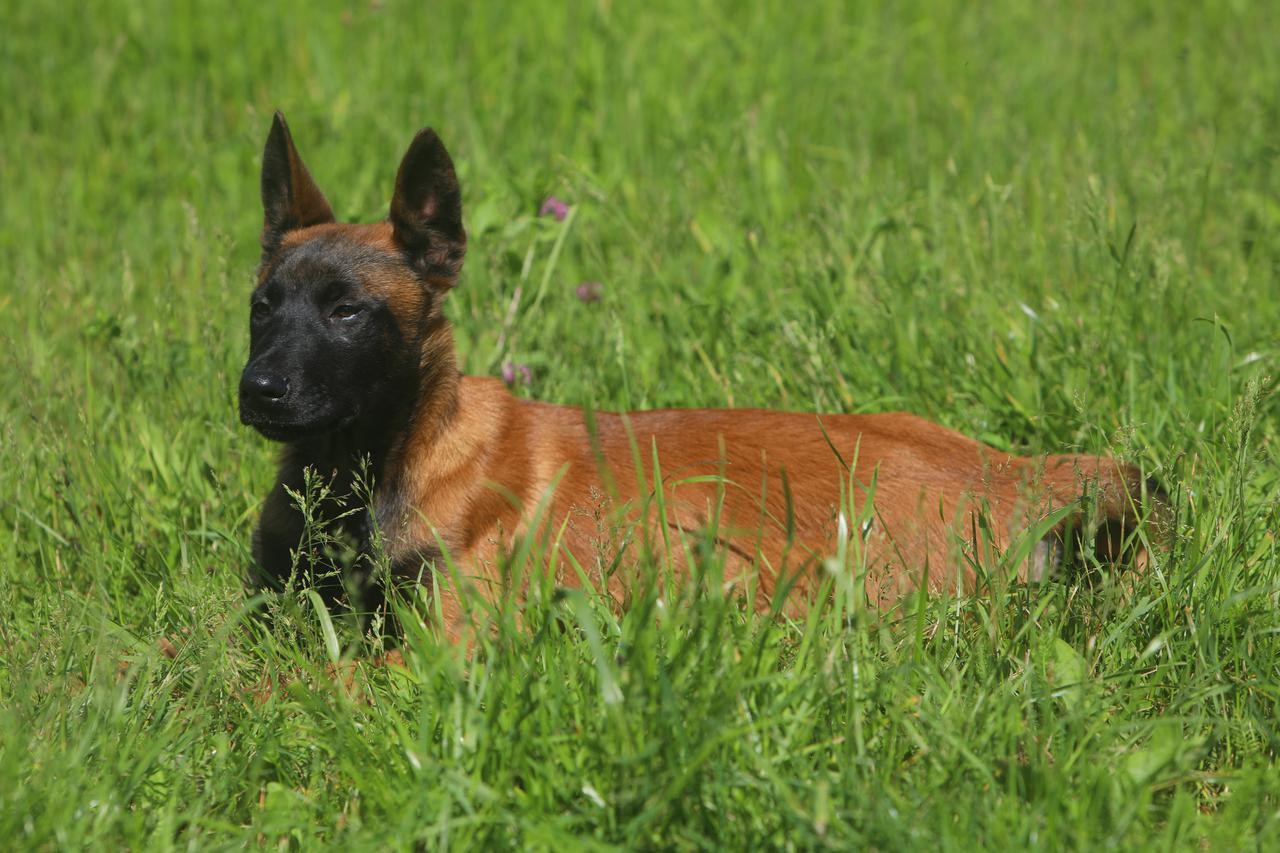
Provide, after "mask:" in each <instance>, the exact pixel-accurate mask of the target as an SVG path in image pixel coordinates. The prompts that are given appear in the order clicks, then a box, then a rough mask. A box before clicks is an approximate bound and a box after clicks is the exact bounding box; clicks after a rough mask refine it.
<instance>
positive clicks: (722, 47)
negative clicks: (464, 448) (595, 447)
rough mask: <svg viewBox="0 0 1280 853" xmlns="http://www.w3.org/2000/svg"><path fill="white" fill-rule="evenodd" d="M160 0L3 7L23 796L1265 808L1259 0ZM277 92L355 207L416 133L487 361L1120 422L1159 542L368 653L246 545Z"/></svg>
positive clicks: (673, 400) (784, 395) (1275, 264)
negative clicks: (895, 609)
mask: <svg viewBox="0 0 1280 853" xmlns="http://www.w3.org/2000/svg"><path fill="white" fill-rule="evenodd" d="M193 5H196V4H183V3H173V4H170V3H161V2H156V0H144V2H131V3H123V2H119V3H109V2H104V3H95V4H86V8H84V9H77V10H75V11H72V9H71V8H70V7H67V6H62V5H57V4H52V3H39V2H37V3H27V4H20V3H19V4H8V5H6V7H5V10H4V11H3V12H2V13H0V22H2V23H3V25H4V37H3V38H2V39H0V187H3V191H2V192H0V282H2V284H0V316H2V317H3V322H2V323H0V359H2V361H0V376H2V377H3V385H2V386H0V838H7V839H9V841H8V842H5V844H7V845H12V846H13V847H15V848H24V849H54V848H72V849H74V848H81V847H85V846H91V847H104V848H109V849H120V848H126V847H128V848H133V849H140V848H166V847H170V846H172V847H187V846H192V845H194V846H203V847H213V848H222V847H238V846H264V847H277V846H285V845H293V846H301V847H311V846H314V845H316V844H332V845H339V844H341V845H344V846H351V845H355V846H357V847H386V846H390V847H398V848H408V847H412V846H413V845H414V844H415V843H418V842H421V843H424V844H425V845H426V846H427V847H429V848H435V847H444V846H446V845H447V846H450V847H457V848H483V849H488V848H492V847H527V848H535V849H556V850H559V849H565V848H566V847H568V846H571V845H581V846H583V847H595V846H599V847H609V846H618V847H655V848H679V849H687V848H706V847H737V848H746V847H752V848H755V847H761V846H763V847H787V846H792V847H797V848H809V847H818V846H823V845H828V844H830V845H835V846H859V847H862V846H874V847H877V848H881V849H885V848H890V849H901V848H906V849H928V850H933V849H937V848H939V847H941V848H946V849H972V848H973V847H974V846H982V847H989V848H997V849H998V848H1014V847H1022V846H1040V847H1044V848H1046V849H1056V848H1061V847H1069V848H1078V849H1085V848H1088V849H1092V848H1100V847H1115V848H1139V847H1142V848H1146V847H1156V848H1196V847H1200V846H1208V847H1210V848H1215V849H1235V848H1238V847H1247V846H1249V845H1258V846H1264V847H1265V846H1267V845H1268V844H1270V845H1275V844H1277V843H1278V842H1280V772H1278V771H1277V768H1276V755H1277V750H1278V749H1280V707H1277V706H1278V704H1280V560H1278V557H1280V553H1278V547H1277V543H1276V530H1277V523H1278V521H1280V509H1278V508H1277V500H1276V497H1277V486H1278V481H1280V477H1278V475H1277V471H1278V470H1280V469H1278V468H1277V461H1280V460H1278V458H1277V457H1278V456H1280V451H1278V449H1277V440H1278V439H1280V428H1278V427H1277V423H1278V420H1277V415H1278V414H1280V406H1278V403H1277V401H1278V400H1280V396H1278V395H1277V394H1275V393H1274V389H1275V385H1276V379H1275V377H1276V376H1277V368H1278V367H1280V333H1278V331H1277V330H1280V276H1278V275H1277V273H1278V271H1280V51H1277V50H1276V45H1277V44H1280V20H1278V19H1277V13H1276V9H1275V8H1274V4H1268V3H1261V2H1260V3H1249V2H1233V3H1217V4H1204V6H1203V8H1198V9H1197V8H1193V6H1194V5H1195V4H1168V3H1157V2H1146V0H1141V1H1140V2H1134V3H1092V2H1079V3H1066V4H1023V3H1017V2H997V3H987V4H971V3H957V4H952V8H949V9H944V8H941V7H940V6H939V5H938V4H935V3H931V2H907V3H895V4H884V6H883V7H876V6H871V5H867V4H848V7H847V8H846V6H845V4H840V3H836V2H825V0H817V2H811V3H803V4H790V3H788V4H783V3H751V4H748V3H743V4H740V5H736V6H729V5H721V4H714V3H710V2H700V0H695V2H693V3H679V2H667V0H661V2H658V3H656V4H653V3H651V4H633V3H621V2H608V0H600V2H597V3H594V4H587V3H582V4H577V3H574V4H563V3H554V2H545V3H529V4H509V3H490V2H470V3H449V4H445V3H437V4H413V3H408V2H404V0H386V2H385V3H377V4H370V3H368V2H364V0H360V2H350V3H345V4H342V3H311V4H305V5H302V4H299V5H298V6H297V7H296V8H293V9H285V8H284V7H283V6H282V5H277V4H270V3H257V4H243V3H222V4H215V3H204V4H198V6H199V11H196V10H195V9H193V8H192V6H193ZM1032 5H1039V6H1041V7H1042V8H1039V9H1033V8H1032ZM216 6H221V7H223V8H215V7H216ZM567 7H572V8H567ZM277 107H278V108H281V109H283V110H285V112H286V113H287V115H288V117H289V121H290V123H291V126H292V128H293V131H294V135H295V138H296V139H297V142H298V145H299V147H300V149H301V151H302V153H303V156H304V157H306V158H307V160H308V162H309V164H310V165H311V167H312V170H313V172H314V173H315V174H316V177H317V179H318V180H319V182H320V183H321V185H322V186H323V187H324V188H325V190H326V192H327V193H328V195H329V198H330V200H331V201H332V202H333V204H334V207H335V210H336V211H337V213H338V215H339V216H340V217H342V218H347V219H357V220H365V221H368V220H372V219H376V218H380V217H382V216H383V215H384V211H385V209H386V205H387V203H388V200H389V196H390V189H391V183H392V178H393V176H394V170H395V167H396V165H397V163H398V160H399V157H400V155H401V154H402V152H403V150H404V148H405V146H407V144H408V141H409V139H410V138H411V135H412V133H413V132H414V131H415V130H416V129H417V128H418V127H420V126H423V125H427V124H430V125H433V126H434V127H436V128H437V130H439V132H440V133H441V135H442V136H443V138H444V139H445V141H446V143H447V144H448V145H449V147H450V149H451V151H452V152H453V154H454V157H455V159H456V161H457V163H458V167H459V170H460V175H461V179H462V182H463V189H464V204H465V209H466V214H467V223H468V228H469V232H470V238H471V239H470V255H469V257H468V260H467V263H466V267H465V269H464V273H463V280H462V283H461V284H460V285H459V287H458V288H457V289H456V291H455V292H454V294H453V295H452V296H451V297H450V304H449V308H448V311H449V314H450V316H451V317H452V319H453V321H454V323H455V324H456V327H457V332H458V340H459V346H460V351H461V360H462V363H463V364H464V366H465V368H466V369H467V370H468V371H469V372H474V373H482V374H486V373H487V374H493V375H496V374H497V373H498V371H499V369H500V366H501V365H502V364H503V363H504V362H507V361H512V362H517V363H524V364H528V365H530V366H531V369H532V374H533V379H532V382H531V383H530V384H529V385H526V386H523V387H521V388H520V389H519V393H521V394H525V395H528V396H531V397H537V398H539V399H544V400H551V401H556V402H563V403H571V404H578V405H592V406H595V407H597V408H644V407H650V406H679V405H691V406H692V405H698V406H722V405H734V406H747V405H751V406H766V407H773V408H790V409H803V410H828V411H849V412H873V411H885V410H895V409H906V410H910V411H913V412H917V413H920V414H922V415H925V416H928V417H930V418H932V419H934V420H936V421H938V422H941V423H943V424H946V425H948V426H951V427H954V428H956V429H959V430H961V431H963V432H965V433H967V434H969V435H972V436H975V437H980V438H982V439H984V440H986V441H988V442H991V443H992V444H995V445H997V446H999V447H1002V448H1007V449H1012V450H1016V451H1018V452H1026V453H1036V452H1062V451H1067V450H1070V449H1080V450H1082V451H1085V452H1109V453H1115V454H1118V455H1123V456H1125V457H1127V458H1130V459H1133V460H1135V461H1138V462H1140V463H1141V464H1142V465H1143V466H1144V467H1145V468H1147V469H1148V470H1149V471H1151V472H1153V473H1156V474H1157V475H1158V476H1159V477H1161V478H1162V479H1163V480H1164V481H1165V482H1166V483H1167V484H1169V485H1170V486H1171V490H1172V491H1173V492H1174V500H1175V504H1176V507H1177V511H1178V518H1177V523H1176V530H1175V535H1174V538H1173V542H1172V545H1171V547H1170V549H1169V551H1168V553H1167V554H1165V555H1163V556H1162V557H1160V558H1159V559H1158V560H1157V561H1156V564H1155V566H1154V568H1153V569H1152V571H1150V573H1149V574H1148V575H1146V576H1145V577H1143V578H1142V579H1141V580H1140V581H1138V582H1137V583H1136V584H1135V589H1133V590H1132V591H1131V592H1129V593H1128V594H1124V593H1123V592H1122V591H1121V590H1120V589H1118V588H1116V587H1103V588H1101V589H1095V590H1091V589H1083V588H1073V587H1070V586H1066V585H1062V584H1050V585H1048V586H1046V587H1044V588H1041V589H1027V588H1017V587H1015V588H1013V589H1010V590H1007V591H1005V592H1001V593H999V594H996V595H994V596H992V597H989V598H980V599H975V600H962V601H956V600H954V599H951V600H945V601H943V600H936V601H924V602H918V603H916V604H915V605H914V607H915V609H913V610H912V611H911V612H910V613H909V614H908V615H907V618H905V619H902V620H900V621H888V622H886V621H879V620H876V619H874V618H872V617H871V616H870V615H869V614H866V613H865V611H864V610H862V609H861V608H860V607H858V606H857V602H856V601H849V600H847V599H844V598H841V599H840V600H839V601H838V602H837V603H836V604H834V605H833V606H831V607H828V608H819V609H818V610H816V611H815V615H814V617H813V618H812V619H811V620H809V621H808V622H807V623H805V624H794V625H793V624H787V623H783V622H780V621H777V620H769V619H767V618H761V617H757V616H755V615H752V614H746V613H743V612H742V610H741V608H739V607H738V606H737V605H736V603H735V602H733V601H725V600H723V599H721V598H720V597H719V596H718V595H716V594H715V593H714V588H715V584H714V583H711V584H709V587H710V588H711V589H712V590H713V591H712V592H705V591H704V592H699V591H697V589H695V588H693V587H691V588H689V589H688V590H686V593H685V595H684V596H683V597H681V598H677V599H674V600H669V601H666V602H664V610H663V611H662V612H661V613H660V614H659V612H658V611H657V609H656V608H657V603H656V601H655V600H654V596H653V594H652V593H646V592H645V591H644V590H643V589H640V590H638V591H637V595H636V602H635V604H634V606H633V607H632V608H631V609H630V610H629V611H628V612H627V613H626V614H625V615H618V614H614V613H612V612H611V611H610V610H609V609H608V608H606V607H604V606H602V604H601V602H600V601H599V600H596V599H593V598H591V597H589V596H588V597H579V596H570V597H567V598H563V599H560V598H556V597H554V596H550V595H541V596H534V597H533V599H532V600H530V601H529V602H528V603H527V604H526V605H524V609H525V612H524V614H523V615H522V617H521V624H522V626H523V627H521V628H515V627H513V626H514V625H515V624H516V619H515V616H514V610H515V609H516V608H517V607H518V606H519V605H518V604H517V603H515V602H510V601H507V602H503V603H501V608H500V613H499V615H500V617H501V618H500V624H501V626H502V627H501V629H500V630H499V631H498V632H497V634H496V635H495V637H494V638H493V639H492V640H491V641H488V642H487V643H486V644H485V645H484V646H483V647H482V648H480V649H479V650H478V651H477V654H476V656H475V659H474V660H472V661H470V662H469V663H463V662H460V661H459V659H458V655H457V653H456V651H455V650H451V649H450V648H448V647H444V646H441V645H439V644H437V643H436V642H435V641H433V640H432V639H431V638H430V636H428V635H427V634H425V633H424V632H422V631H421V630H419V629H418V628H416V627H414V626H413V624H412V623H411V624H410V627H409V630H408V636H407V641H406V642H407V645H408V648H409V650H410V654H409V667H408V671H407V672H396V671H392V670H386V669H382V670H373V671H362V672H361V673H360V674H359V675H357V677H356V679H355V681H356V684H355V689H354V691H353V692H352V693H351V694H348V693H347V692H346V691H344V690H343V689H342V688H341V687H340V686H338V685H337V684H336V683H335V681H334V679H332V678H330V677H328V676H327V675H326V674H325V672H324V666H325V664H326V663H327V662H328V661H329V659H330V656H331V648H330V646H331V643H332V642H336V643H338V644H339V645H340V647H341V650H342V651H341V654H343V655H348V656H349V655H352V654H354V653H355V652H356V651H357V650H358V649H357V644H356V642H355V641H356V637H355V634H354V632H353V631H352V628H351V626H350V625H349V624H347V622H346V621H345V620H343V619H342V618H340V617H338V618H337V619H336V628H335V630H334V633H333V634H332V636H326V631H325V628H324V624H323V621H322V620H319V619H317V618H316V617H315V613H314V609H313V608H312V607H311V605H310V603H309V602H310V599H309V598H308V597H307V596H306V595H305V594H298V595H297V596H291V597H286V598H285V599H284V600H283V601H281V602H278V603H277V605H276V606H277V607H278V608H279V611H280V618H279V619H278V620H277V621H276V624H275V627H274V628H267V627H263V625H261V624H259V623H257V622H254V621H252V620H249V619H248V618H247V612H248V610H249V605H250V602H249V600H248V596H247V594H246V592H245V589H244V586H243V583H242V578H243V576H244V573H245V570H246V566H247V561H248V554H247V546H248V541H249V535H250V531H251V529H252V525H253V523H254V519H255V517H256V513H257V510H258V507H259V502H260V500H261V499H262V497H263V496H264V495H265V493H266V491H267V489H268V487H269V485H270V482H271V478H272V469H273V464H272V459H273V455H274V452H275V451H274V449H273V448H272V447H270V446H269V445H268V444H267V443H266V442H264V441H263V440H262V439H260V438H258V437H257V436H256V435H254V434H252V433H251V432H250V431H248V430H247V429H245V428H242V427H241V426H240V425H239V422H238V417H237V412H236V405H235V383H236V379H237V376H238V374H239V370H240V367H241V364H242V361H243V358H244V356H245V353H246V351H247V325H248V324H247V315H248V312H247V307H248V294H249V289H250V282H251V274H252V270H253V267H254V265H255V263H256V259H257V237H258V230H259V228H260V226H261V211H260V207H259V202H258V197H257V193H258V190H257V180H258V157H259V153H260V151H261V145H262V142H263V140H264V139H265V135H266V132H267V129H268V127H269V121H270V115H271V111H272V110H273V109H275V108H277ZM548 194H555V195H557V196H559V197H561V198H564V199H566V200H568V201H569V202H571V203H572V204H573V205H574V213H573V217H572V219H571V220H570V221H568V222H566V223H563V224H559V223H556V222H554V221H553V220H551V219H549V218H544V219H539V218H538V217H537V215H536V214H537V210H538V207H539V205H540V203H541V202H542V200H543V198H545V197H546V196H547V195H548ZM557 246H559V251H557ZM584 280H592V281H600V282H602V283H603V287H604V298H603V300H602V301H601V302H599V303H595V304H582V303H580V302H578V301H577V300H576V299H575V298H574V288H575V287H576V286H577V285H578V284H579V283H580V282H582V281H584ZM517 288H519V289H520V298H519V300H514V299H513V295H514V294H515V292H516V290H517ZM513 305H514V306H515V307H514V309H513V308H512V306H513ZM706 565H708V566H709V567H710V568H708V572H709V573H710V574H711V576H712V580H714V570H715V569H714V565H715V561H714V560H709V561H707V562H706ZM655 568H660V567H655ZM558 626H559V627H558ZM164 637H169V638H174V639H175V640H177V641H178V647H179V653H178V655H177V656H176V658H173V659H170V658H167V657H165V656H163V655H162V654H160V652H159V651H158V648H157V643H158V641H159V640H160V639H161V638H164ZM122 662H123V663H124V664H127V666H125V667H122V666H121V664H122ZM281 673H300V674H301V681H300V682H299V683H297V684H295V685H294V686H293V687H290V688H281V689H278V690H276V691H274V693H272V694H271V695H270V696H269V697H266V698H255V694H256V693H258V692H260V691H259V688H260V686H261V685H262V683H263V679H264V678H265V677H271V676H274V677H277V678H278V677H279V676H280V674H281Z"/></svg>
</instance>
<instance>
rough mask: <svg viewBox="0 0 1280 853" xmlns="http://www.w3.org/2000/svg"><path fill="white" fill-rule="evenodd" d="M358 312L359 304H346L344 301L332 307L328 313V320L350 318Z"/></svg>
mask: <svg viewBox="0 0 1280 853" xmlns="http://www.w3.org/2000/svg"><path fill="white" fill-rule="evenodd" d="M359 313H360V306H359V305H348V304H346V303H345V302H344V303H343V304H341V305H339V306H338V307H337V308H334V309H333V311H332V313H330V314H329V319H330V320H350V319H351V318H352V317H355V316H356V315H358V314H359Z"/></svg>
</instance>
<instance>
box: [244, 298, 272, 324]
mask: <svg viewBox="0 0 1280 853" xmlns="http://www.w3.org/2000/svg"><path fill="white" fill-rule="evenodd" d="M270 313H271V306H270V305H268V304H267V303H265V302H255V303H253V305H252V306H250V308H249V316H250V317H252V318H253V319H255V320H263V319H266V316H267V315H268V314H270Z"/></svg>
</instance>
